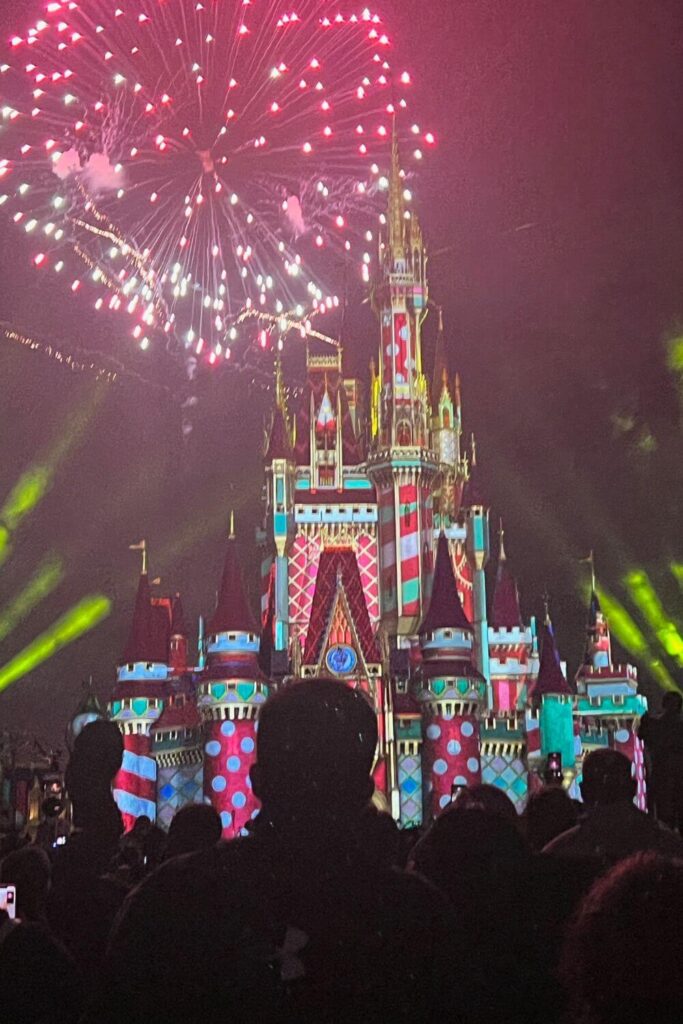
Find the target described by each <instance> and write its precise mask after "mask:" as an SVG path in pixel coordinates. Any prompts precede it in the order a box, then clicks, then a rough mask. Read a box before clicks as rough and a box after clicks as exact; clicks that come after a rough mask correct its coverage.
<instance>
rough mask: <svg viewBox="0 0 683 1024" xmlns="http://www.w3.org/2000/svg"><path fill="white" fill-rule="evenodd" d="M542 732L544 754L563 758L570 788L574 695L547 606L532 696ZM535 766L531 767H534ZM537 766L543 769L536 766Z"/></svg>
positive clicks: (574, 746)
mask: <svg viewBox="0 0 683 1024" xmlns="http://www.w3.org/2000/svg"><path fill="white" fill-rule="evenodd" d="M529 700H530V703H531V707H532V709H533V711H534V716H533V717H535V718H536V721H537V726H538V728H539V730H540V755H541V758H542V759H546V758H547V757H548V754H553V753H557V754H560V755H561V757H562V772H563V775H564V779H565V783H566V784H567V785H569V784H570V783H571V781H572V779H573V777H574V773H575V764H576V753H577V752H576V747H577V743H576V740H575V737H574V719H573V709H574V696H573V691H572V688H571V686H570V685H569V683H568V682H567V677H566V671H565V670H564V669H563V666H562V663H561V662H560V656H559V654H558V651H557V644H556V642H555V633H554V631H553V624H552V621H551V619H550V614H549V612H548V607H547V603H546V614H545V621H544V623H543V626H542V627H541V656H540V664H539V668H538V676H537V677H536V681H535V683H534V685H533V687H532V689H531V692H530V694H529ZM530 767H531V765H530ZM534 767H536V768H537V769H538V768H539V767H540V766H539V765H538V764H536V765H535V766H534Z"/></svg>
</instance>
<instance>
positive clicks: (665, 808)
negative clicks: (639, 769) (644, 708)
mask: <svg viewBox="0 0 683 1024" xmlns="http://www.w3.org/2000/svg"><path fill="white" fill-rule="evenodd" d="M681 709H683V697H682V696H681V694H680V693H678V691H677V690H669V691H667V692H666V693H665V694H664V697H663V698H662V713H661V715H659V716H657V717H655V716H653V715H651V714H650V713H649V712H646V713H645V714H644V715H643V717H642V719H641V721H640V727H639V729H638V735H639V736H640V738H641V740H643V742H644V744H645V751H646V754H647V758H648V768H649V771H648V780H647V786H648V804H649V806H650V808H651V809H652V811H653V812H654V815H655V817H656V818H657V820H658V821H662V822H663V823H664V824H665V825H668V826H669V828H676V829H678V830H679V832H683V718H681Z"/></svg>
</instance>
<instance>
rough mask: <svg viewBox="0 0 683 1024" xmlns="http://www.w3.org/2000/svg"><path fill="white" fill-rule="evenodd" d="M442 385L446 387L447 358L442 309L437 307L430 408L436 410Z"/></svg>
mask: <svg viewBox="0 0 683 1024" xmlns="http://www.w3.org/2000/svg"><path fill="white" fill-rule="evenodd" d="M444 386H445V387H446V388H447V387H448V359H447V356H446V339H445V336H444V329H443V311H442V310H441V309H439V327H438V330H437V332H436V347H435V349H434V372H433V374H432V410H433V411H434V412H436V410H437V409H438V406H439V402H440V401H441V395H442V393H443V389H444Z"/></svg>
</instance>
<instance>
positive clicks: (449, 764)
mask: <svg viewBox="0 0 683 1024" xmlns="http://www.w3.org/2000/svg"><path fill="white" fill-rule="evenodd" d="M420 647H421V650H422V666H421V669H420V672H419V676H418V684H417V687H418V689H417V696H418V700H419V701H420V704H421V705H422V715H423V719H422V723H423V746H422V773H423V783H424V787H425V798H424V799H425V809H427V808H428V809H429V811H430V812H431V814H432V815H436V814H438V813H439V811H440V810H441V809H442V808H443V807H445V806H446V805H447V804H448V803H449V802H450V800H451V796H452V792H453V788H454V787H458V786H469V785H473V784H475V783H478V782H480V781H481V763H480V753H479V718H480V713H481V711H482V709H483V707H484V703H485V698H486V688H485V683H484V679H483V677H482V675H481V673H480V672H479V671H478V670H477V668H476V667H475V664H474V658H475V654H474V630H473V628H472V625H471V623H470V622H469V621H468V620H467V618H466V617H465V613H464V612H463V610H462V605H461V604H460V598H459V596H458V588H457V586H456V582H455V576H454V574H453V565H452V562H451V555H450V551H449V546H448V540H447V539H446V536H445V535H444V534H441V536H440V537H439V543H438V547H437V554H436V567H435V571H434V585H433V589H432V595H431V600H430V603H429V609H428V611H427V614H426V615H425V617H424V619H423V620H422V623H421V625H420Z"/></svg>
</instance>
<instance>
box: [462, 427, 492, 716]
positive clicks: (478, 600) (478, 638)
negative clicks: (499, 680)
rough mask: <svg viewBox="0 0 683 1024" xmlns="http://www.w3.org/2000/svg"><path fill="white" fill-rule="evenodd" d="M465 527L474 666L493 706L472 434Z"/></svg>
mask: <svg viewBox="0 0 683 1024" xmlns="http://www.w3.org/2000/svg"><path fill="white" fill-rule="evenodd" d="M462 505H463V511H464V514H465V525H466V527H467V542H466V548H467V558H468V561H469V563H470V565H471V567H472V574H473V598H474V623H473V625H474V639H475V654H476V665H477V668H478V669H479V671H480V672H481V674H482V676H483V677H484V679H485V680H486V686H487V705H488V706H489V707H491V706H492V705H493V693H492V690H491V673H490V668H489V645H488V613H487V608H486V572H485V569H486V565H487V563H488V560H489V550H490V547H489V545H490V541H489V509H488V506H487V504H486V502H485V500H484V498H483V495H482V490H481V485H480V482H479V472H478V468H477V448H476V444H475V440H474V437H472V458H471V463H470V475H469V479H468V480H467V483H466V484H465V488H464V493H463V499H462Z"/></svg>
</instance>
